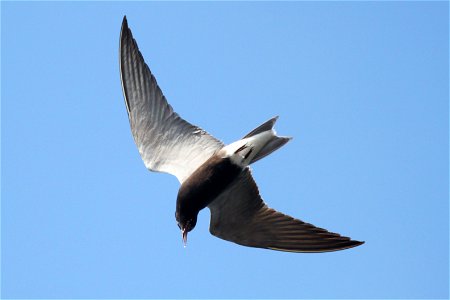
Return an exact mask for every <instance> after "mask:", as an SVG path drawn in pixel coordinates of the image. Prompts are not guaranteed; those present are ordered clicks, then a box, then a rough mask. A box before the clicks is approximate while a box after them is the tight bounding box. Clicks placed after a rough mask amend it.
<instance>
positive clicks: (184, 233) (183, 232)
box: [181, 228, 188, 248]
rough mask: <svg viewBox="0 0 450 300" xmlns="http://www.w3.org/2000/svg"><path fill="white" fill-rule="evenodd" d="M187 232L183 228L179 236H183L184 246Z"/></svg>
mask: <svg viewBox="0 0 450 300" xmlns="http://www.w3.org/2000/svg"><path fill="white" fill-rule="evenodd" d="M187 234H188V231H187V230H186V229H185V228H184V229H181V236H182V237H183V246H184V247H185V248H186V245H187Z"/></svg>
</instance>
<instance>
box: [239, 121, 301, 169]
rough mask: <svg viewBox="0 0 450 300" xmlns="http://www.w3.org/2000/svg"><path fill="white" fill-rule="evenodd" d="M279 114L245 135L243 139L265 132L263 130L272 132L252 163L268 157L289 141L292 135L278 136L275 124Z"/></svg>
mask: <svg viewBox="0 0 450 300" xmlns="http://www.w3.org/2000/svg"><path fill="white" fill-rule="evenodd" d="M277 119H278V116H276V117H274V118H272V119H270V120H268V121H267V122H264V123H263V124H262V125H260V126H258V127H257V128H255V129H253V130H252V131H251V132H250V133H249V134H247V135H246V136H244V138H243V139H247V138H251V137H252V136H255V135H257V134H260V133H263V132H266V131H267V132H270V133H271V134H270V137H269V139H268V140H267V142H265V144H264V146H262V148H260V150H259V151H258V153H256V155H255V156H254V157H253V158H252V159H251V160H250V164H252V163H254V162H256V161H258V160H260V159H261V158H263V157H266V156H267V155H269V154H270V153H272V152H273V151H275V150H277V149H278V148H280V147H281V146H283V145H284V144H286V143H287V142H289V141H290V140H291V139H292V137H285V136H278V135H277V134H276V132H275V130H274V129H273V126H274V125H275V122H276V121H277Z"/></svg>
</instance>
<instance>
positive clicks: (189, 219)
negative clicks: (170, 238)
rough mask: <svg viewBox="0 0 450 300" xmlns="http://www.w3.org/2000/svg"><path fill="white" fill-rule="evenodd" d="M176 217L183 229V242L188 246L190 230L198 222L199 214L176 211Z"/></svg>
mask: <svg viewBox="0 0 450 300" xmlns="http://www.w3.org/2000/svg"><path fill="white" fill-rule="evenodd" d="M175 218H176V219H177V222H178V227H179V228H180V230H181V237H182V239H183V244H184V246H185V247H186V244H187V235H188V232H189V231H191V230H192V229H194V227H195V225H196V224H197V215H194V216H183V215H180V214H178V213H175Z"/></svg>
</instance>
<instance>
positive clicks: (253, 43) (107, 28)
mask: <svg viewBox="0 0 450 300" xmlns="http://www.w3.org/2000/svg"><path fill="white" fill-rule="evenodd" d="M125 14H126V15H127V17H128V21H129V25H130V27H131V29H132V31H133V33H134V36H135V38H136V39H137V41H138V44H139V46H140V49H141V51H142V53H143V55H144V57H145V59H146V61H147V63H148V64H149V65H150V67H151V69H152V71H153V72H154V74H155V75H156V77H157V79H158V82H159V84H160V86H161V87H162V89H163V91H164V92H165V94H166V96H167V98H168V99H169V101H170V103H171V104H172V105H173V107H174V108H175V110H176V111H177V112H179V113H180V115H181V116H183V117H184V118H185V119H187V120H188V121H191V122H192V123H194V124H197V125H199V126H201V127H203V128H204V129H205V130H207V131H209V132H210V133H212V134H213V135H215V136H216V137H218V138H219V139H221V140H222V141H224V142H226V143H229V142H232V141H234V140H236V139H238V138H240V137H242V136H243V135H245V134H246V133H247V132H248V131H250V130H251V129H253V128H254V127H256V126H257V125H259V124H260V123H262V122H263V121H266V120H267V119H268V118H270V117H272V116H274V115H280V119H279V121H278V123H277V126H276V128H277V131H278V132H279V133H280V134H282V135H290V136H293V137H294V139H293V140H292V141H291V142H290V143H289V144H288V145H287V146H285V147H283V148H282V149H281V150H279V151H277V152H276V153H274V154H273V155H271V156H269V157H267V158H265V159H264V160H262V161H260V162H258V163H256V164H255V165H254V166H253V170H254V176H255V179H256V181H257V182H258V184H259V187H260V190H261V193H262V195H263V197H264V199H265V200H266V201H267V202H268V204H269V205H270V206H271V207H273V208H276V209H278V210H280V211H282V212H285V213H288V214H290V215H293V216H296V217H298V218H300V219H302V220H304V221H307V222H310V223H312V224H315V225H317V226H320V227H324V228H327V229H329V230H331V231H334V232H338V233H341V234H343V235H347V236H350V237H352V238H354V239H357V240H364V241H366V244H364V245H363V246H360V247H357V248H354V249H350V250H346V251H340V252H334V253H325V254H293V253H283V252H276V251H269V250H262V249H254V248H246V247H242V246H238V245H235V244H232V243H229V242H226V241H222V240H220V239H217V238H215V237H213V236H211V235H210V234H209V231H208V226H209V211H208V210H204V211H202V212H201V214H200V217H199V221H198V224H197V227H196V228H195V230H194V231H193V232H191V234H190V235H189V243H188V247H187V248H186V249H185V248H183V247H182V243H181V236H180V232H179V229H178V227H177V225H176V221H175V218H174V212H175V199H176V194H177V190H178V187H179V184H178V181H177V180H176V178H175V177H172V176H170V175H165V174H158V173H151V172H148V171H147V170H146V169H145V167H144V165H143V163H142V161H141V158H140V156H139V154H138V151H137V149H136V146H135V145H134V142H133V139H132V136H131V132H130V129H129V124H128V119H127V114H126V110H125V106H124V102H123V96H122V90H121V86H120V79H119V64H118V46H119V32H120V26H121V22H122V17H123V15H125ZM448 24H449V23H448V3H447V2H432V3H430V2H395V3H388V2H334V3H331V2H319V3H312V2H283V3H273V2H272V3H266V2H264V3H263V2H259V3H255V2H246V3H239V2H232V3H209V2H207V3H204V2H195V3H179V2H175V3H160V2H157V3H141V2H132V3H120V2H119V3H109V2H96V3H81V2H68V3H56V2H40V3H22V2H2V3H1V78H2V81H1V135H2V136H1V158H2V160H1V171H2V173H1V176H2V182H1V196H2V197H1V200H2V203H1V204H2V206H1V235H2V240H1V241H2V248H1V250H2V251H1V254H2V255H1V260H2V261H1V262H2V270H1V271H2V274H1V275H2V278H1V288H2V297H4V298H38V297H39V298H52V297H58V298H67V297H68V298H105V297H107V298H124V297H126V298H154V297H157V298H161V297H168V298H181V297H182V298H192V297H195V298H197V297H198V298H204V297H208V298H218V297H220V298H448V296H449V289H448V281H449V273H448V271H449V269H448V266H449V258H448V257H449V221H448V218H449V197H448V196H449V195H448V179H449V178H448V138H449V132H448V112H449V109H448V95H449V94H448V91H449V90H448V85H449V76H448V66H449V61H448V37H449V32H448Z"/></svg>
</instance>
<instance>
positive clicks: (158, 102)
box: [119, 17, 223, 182]
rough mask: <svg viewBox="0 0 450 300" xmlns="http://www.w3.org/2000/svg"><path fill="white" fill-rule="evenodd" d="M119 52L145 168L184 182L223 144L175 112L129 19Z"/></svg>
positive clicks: (121, 36)
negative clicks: (143, 51)
mask: <svg viewBox="0 0 450 300" xmlns="http://www.w3.org/2000/svg"><path fill="white" fill-rule="evenodd" d="M119 52H120V54H119V56H120V57H119V60H120V77H121V80H122V89H123V94H124V97H125V104H126V107H127V112H128V118H129V120H130V126H131V131H132V133H133V137H134V141H135V143H136V145H137V147H138V149H139V153H140V154H141V157H142V159H143V161H144V163H145V166H146V167H147V168H148V169H150V170H152V171H158V172H165V173H170V174H173V175H175V176H176V177H177V178H178V180H179V181H180V182H183V181H184V180H185V179H186V178H187V177H188V176H189V175H190V174H191V173H193V172H194V171H195V170H196V169H197V168H198V167H199V166H200V165H201V164H202V163H203V162H205V161H206V160H207V159H208V158H209V157H211V156H212V154H213V153H214V152H215V151H216V150H217V149H220V148H222V147H223V144H222V143H221V142H220V141H218V140H217V139H215V138H214V137H212V136H211V135H209V134H208V133H207V132H205V131H204V130H202V129H201V128H199V127H197V126H194V125H192V124H190V123H188V122H186V121H185V120H183V119H182V118H180V116H179V115H178V114H177V113H175V112H174V111H173V109H172V107H171V106H170V105H169V104H168V103H167V100H166V98H165V97H164V95H163V93H162V91H161V89H160V88H159V86H158V84H157V82H156V79H155V77H154V76H153V75H152V73H151V72H150V69H149V67H148V66H147V64H146V63H145V61H144V58H143V57H142V54H141V53H140V51H139V49H138V46H137V44H136V41H135V40H134V39H133V35H132V33H131V30H130V29H129V28H128V23H127V20H126V17H124V19H123V23H122V30H121V34H120V49H119Z"/></svg>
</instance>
